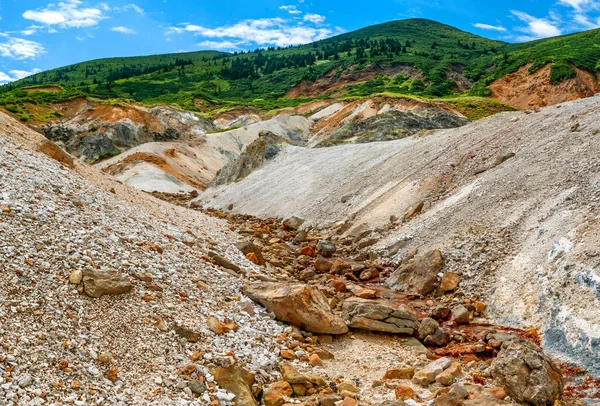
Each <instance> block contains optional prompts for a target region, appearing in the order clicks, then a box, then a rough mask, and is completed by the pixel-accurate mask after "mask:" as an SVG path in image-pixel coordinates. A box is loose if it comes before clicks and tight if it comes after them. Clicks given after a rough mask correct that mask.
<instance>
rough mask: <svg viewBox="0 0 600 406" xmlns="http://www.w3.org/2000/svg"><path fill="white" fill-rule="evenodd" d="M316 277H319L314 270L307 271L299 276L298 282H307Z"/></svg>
mask: <svg viewBox="0 0 600 406" xmlns="http://www.w3.org/2000/svg"><path fill="white" fill-rule="evenodd" d="M315 276H317V274H316V273H315V271H313V270H312V269H305V270H304V271H302V272H300V273H299V274H298V280H301V281H307V280H309V279H310V278H313V277H315Z"/></svg>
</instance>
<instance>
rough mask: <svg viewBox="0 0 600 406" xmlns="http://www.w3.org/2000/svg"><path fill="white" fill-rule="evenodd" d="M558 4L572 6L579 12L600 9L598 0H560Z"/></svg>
mask: <svg viewBox="0 0 600 406" xmlns="http://www.w3.org/2000/svg"><path fill="white" fill-rule="evenodd" d="M558 4H561V5H563V6H567V7H572V8H574V9H575V11H577V12H582V11H590V10H600V2H598V1H597V0H559V1H558Z"/></svg>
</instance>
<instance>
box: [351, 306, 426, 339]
mask: <svg viewBox="0 0 600 406" xmlns="http://www.w3.org/2000/svg"><path fill="white" fill-rule="evenodd" d="M342 317H343V318H344V320H346V322H347V323H348V326H349V327H351V328H356V329H360V330H369V331H382V332H386V333H394V334H408V335H412V334H413V333H414V332H415V330H417V329H418V328H419V322H418V321H417V316H416V314H415V313H414V312H413V311H412V310H411V309H410V308H409V307H408V306H406V305H401V306H399V307H395V306H393V305H392V304H391V303H388V302H386V301H383V300H379V301H378V300H365V299H360V298H350V299H348V300H346V301H345V302H344V312H343V314H342Z"/></svg>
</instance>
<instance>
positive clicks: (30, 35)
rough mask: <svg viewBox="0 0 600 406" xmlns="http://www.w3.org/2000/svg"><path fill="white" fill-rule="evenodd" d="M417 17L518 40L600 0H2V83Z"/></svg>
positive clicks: (562, 26)
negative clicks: (91, 63)
mask: <svg viewBox="0 0 600 406" xmlns="http://www.w3.org/2000/svg"><path fill="white" fill-rule="evenodd" d="M414 17H418V18H428V19H431V20H436V21H439V22H442V23H445V24H449V25H452V26H454V27H457V28H459V29H462V30H464V31H468V32H472V33H474V34H478V35H481V36H485V37H488V38H493V39H498V40H502V41H507V42H522V41H529V40H534V39H538V38H546V37H552V36H557V35H561V34H567V33H571V32H576V31H583V30H587V29H592V28H597V27H600V0H504V1H489V0H488V1H471V0H445V1H437V0H377V1H376V2H372V1H367V2H365V1H364V0H327V1H322V0H312V1H311V0H262V1H256V0H253V1H251V0H196V1H190V0H187V1H175V0H103V1H100V2H98V1H94V0H62V1H51V2H48V1H47V0H46V1H44V0H0V84H3V83H7V82H10V81H14V80H17V79H20V78H22V77H25V76H27V75H30V74H32V73H36V72H39V71H43V70H48V69H52V68H57V67H61V66H66V65H70V64H73V63H77V62H82V61H86V60H91V59H98V58H106V57H120V56H138V55H150V54H160V53H171V52H188V51H198V50H205V49H217V50H223V51H236V50H253V49H255V48H257V47H269V46H288V45H299V44H304V43H308V42H312V41H315V40H319V39H323V38H327V37H330V36H333V35H337V34H340V33H344V32H347V31H353V30H356V29H359V28H362V27H366V26H369V25H373V24H379V23H383V22H386V21H390V20H398V19H405V18H414Z"/></svg>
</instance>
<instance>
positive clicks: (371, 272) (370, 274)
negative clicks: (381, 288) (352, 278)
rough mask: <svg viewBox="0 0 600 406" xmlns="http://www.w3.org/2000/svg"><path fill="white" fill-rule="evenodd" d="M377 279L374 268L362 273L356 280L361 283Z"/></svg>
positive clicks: (377, 274) (377, 272)
mask: <svg viewBox="0 0 600 406" xmlns="http://www.w3.org/2000/svg"><path fill="white" fill-rule="evenodd" d="M377 277H379V271H378V270H377V269H375V268H369V269H365V270H364V271H362V272H361V274H360V276H359V277H358V279H360V280H361V281H368V280H371V279H375V278H377Z"/></svg>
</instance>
